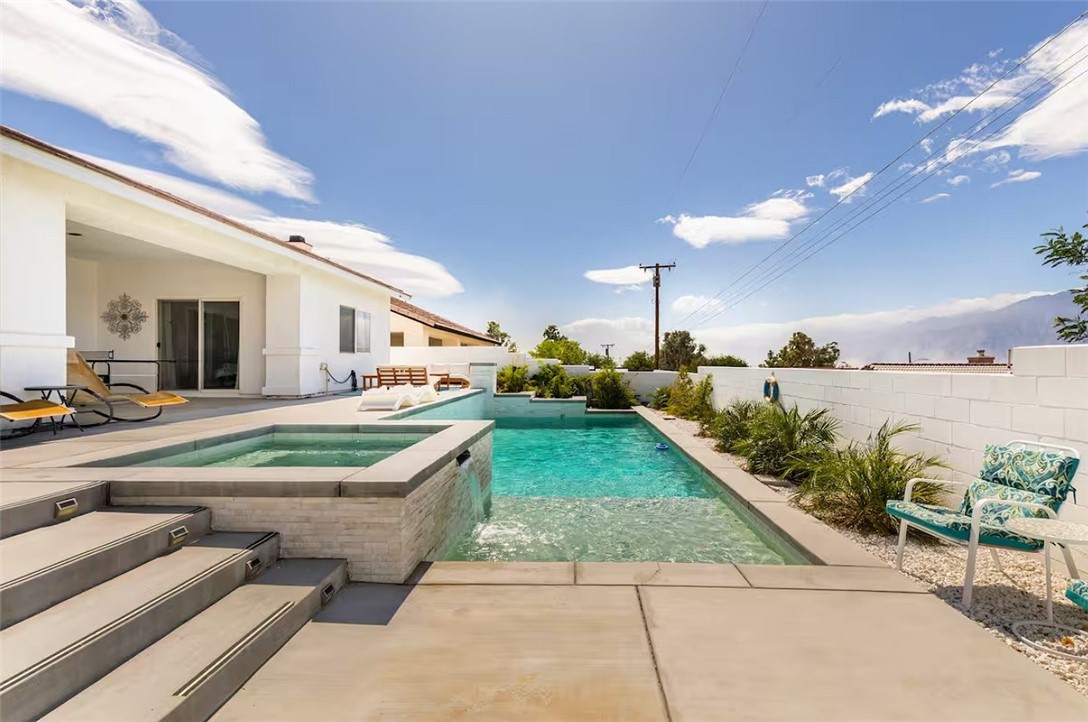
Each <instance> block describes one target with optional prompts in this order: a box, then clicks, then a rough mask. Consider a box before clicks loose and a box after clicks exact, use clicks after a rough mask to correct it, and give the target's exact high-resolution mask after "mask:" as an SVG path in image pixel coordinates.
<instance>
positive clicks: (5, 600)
mask: <svg viewBox="0 0 1088 722" xmlns="http://www.w3.org/2000/svg"><path fill="white" fill-rule="evenodd" d="M210 524H211V515H210V513H209V512H208V510H207V509H204V508H202V507H124V508H107V509H103V510H100V511H93V512H91V513H90V514H85V515H83V516H80V517H76V518H75V519H72V520H71V521H67V522H65V523H63V524H55V525H53V526H47V527H43V528H41V529H34V530H33V531H28V532H24V533H22V534H18V535H16V536H13V537H8V538H7V539H2V540H0V629H2V628H5V627H8V626H11V625H12V624H15V623H17V622H20V621H22V620H24V619H27V618H28V617H30V616H32V615H34V614H37V613H38V612H40V611H42V610H44V609H48V608H49V607H51V606H53V605H54V604H56V603H58V602H61V601H64V600H65V599H68V598H70V597H73V596H75V595H76V594H79V593H80V592H82V591H85V590H87V589H90V588H91V587H93V586H95V585H96V584H101V583H102V582H104V581H106V580H107V579H112V578H113V577H115V576H117V575H118V574H121V573H123V572H126V571H128V570H129V569H133V568H135V567H137V566H139V565H141V564H143V563H144V562H146V561H148V560H149V559H154V558H155V557H157V556H159V555H161V554H163V553H164V552H166V551H170V550H173V549H175V548H177V547H179V546H180V545H181V544H184V543H185V542H187V541H192V540H194V539H197V538H199V537H201V536H203V535H204V534H206V533H207V532H208V528H209V526H210Z"/></svg>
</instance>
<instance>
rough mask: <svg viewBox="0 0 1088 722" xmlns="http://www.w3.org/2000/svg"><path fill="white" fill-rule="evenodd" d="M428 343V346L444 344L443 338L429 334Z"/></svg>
mask: <svg viewBox="0 0 1088 722" xmlns="http://www.w3.org/2000/svg"><path fill="white" fill-rule="evenodd" d="M427 345H428V346H441V345H442V339H440V338H435V337H434V336H428V337H427Z"/></svg>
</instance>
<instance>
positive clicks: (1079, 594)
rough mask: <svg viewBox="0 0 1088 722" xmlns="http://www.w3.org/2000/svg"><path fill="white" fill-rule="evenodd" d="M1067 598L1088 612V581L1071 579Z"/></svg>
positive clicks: (1066, 592)
mask: <svg viewBox="0 0 1088 722" xmlns="http://www.w3.org/2000/svg"><path fill="white" fill-rule="evenodd" d="M1065 596H1066V598H1067V599H1069V601H1071V602H1073V604H1076V605H1077V606H1078V607H1080V608H1081V609H1083V610H1085V611H1088V579H1070V580H1069V586H1068V587H1066V590H1065Z"/></svg>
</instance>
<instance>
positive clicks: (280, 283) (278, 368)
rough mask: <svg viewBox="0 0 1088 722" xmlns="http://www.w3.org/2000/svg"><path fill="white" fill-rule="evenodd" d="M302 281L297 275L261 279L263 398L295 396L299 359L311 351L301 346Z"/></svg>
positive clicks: (298, 384)
mask: <svg viewBox="0 0 1088 722" xmlns="http://www.w3.org/2000/svg"><path fill="white" fill-rule="evenodd" d="M301 329H302V279H301V278H300V277H299V276H298V275H282V276H280V275H277V276H266V277H265V347H264V350H263V353H264V359H265V375H264V379H265V385H264V388H263V389H261V393H262V394H263V395H265V396H299V395H300V394H301V393H302V391H301V389H302V377H301V374H302V360H303V358H304V357H307V356H312V355H313V350H312V349H306V348H303V347H302V340H301V339H302V336H301Z"/></svg>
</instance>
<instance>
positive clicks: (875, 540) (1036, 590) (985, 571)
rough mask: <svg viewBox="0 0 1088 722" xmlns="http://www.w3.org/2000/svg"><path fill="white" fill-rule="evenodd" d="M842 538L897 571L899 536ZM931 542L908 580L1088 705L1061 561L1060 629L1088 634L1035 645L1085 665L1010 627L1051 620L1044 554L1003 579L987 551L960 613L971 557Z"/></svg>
mask: <svg viewBox="0 0 1088 722" xmlns="http://www.w3.org/2000/svg"><path fill="white" fill-rule="evenodd" d="M674 423H675V424H676V425H677V426H678V427H680V428H682V429H684V430H685V431H688V432H690V433H692V434H698V432H699V424H698V423H696V422H694V421H688V420H685V419H676V421H675V422H674ZM699 441H700V442H703V443H705V444H706V445H707V447H708V448H713V442H712V441H711V440H710V439H700V440H699ZM722 456H725V457H726V458H729V459H730V460H732V461H734V462H735V463H737V464H738V465H740V466H742V465H743V462H742V460H741V459H739V458H737V457H734V456H731V455H729V454H722ZM757 478H760V477H757ZM760 480H761V481H763V482H764V483H766V484H767V486H768V487H769V488H771V489H773V490H775V491H776V492H778V493H779V494H783V495H789V494H790V493H791V492H792V487H791V486H790V485H789V484H788V482H782V481H780V480H777V479H764V478H760ZM838 531H839V532H840V533H841V534H843V535H844V536H846V537H847V538H848V539H851V540H852V541H854V542H855V543H856V544H858V545H859V546H861V547H862V548H864V549H865V550H866V551H868V552H869V553H871V554H873V555H874V556H876V557H878V558H880V559H882V560H884V561H885V562H887V564H888V566H892V567H894V566H895V550H896V543H897V539H896V537H895V536H894V535H889V536H881V535H865V534H859V533H857V532H854V531H850V530H845V529H839V530H838ZM930 539H931V538H930V537H926V540H925V541H918V540H917V539H908V541H907V548H906V550H905V553H904V557H903V571H902V573H903V574H905V575H906V576H908V577H910V578H911V579H914V580H915V581H917V582H919V583H920V584H922V585H923V586H925V587H926V588H927V589H929V591H930V592H932V593H933V594H935V595H936V596H937V597H938V598H940V599H941V600H943V601H944V602H945V603H947V604H948V605H949V606H951V607H952V608H953V609H955V610H956V611H958V612H960V613H961V614H963V615H964V616H966V617H967V618H969V619H971V620H972V621H974V622H975V623H977V624H978V625H979V626H981V627H982V628H984V629H985V630H986V631H988V632H989V633H990V634H992V635H994V636H995V637H997V638H998V639H1000V640H1001V641H1002V642H1004V643H1005V644H1007V645H1009V646H1010V647H1012V648H1013V649H1015V650H1017V651H1018V652H1020V653H1022V654H1024V655H1026V656H1027V657H1029V658H1030V659H1031V660H1032V661H1034V662H1035V663H1036V664H1038V665H1039V666H1041V667H1043V668H1044V669H1046V670H1048V671H1049V672H1051V673H1052V674H1054V675H1055V676H1057V677H1059V678H1060V679H1062V680H1064V681H1065V682H1066V683H1068V684H1069V685H1070V686H1072V687H1073V688H1074V689H1076V690H1077V691H1078V692H1080V693H1081V694H1083V695H1085V696H1086V697H1088V612H1085V611H1084V610H1082V609H1080V608H1079V607H1077V606H1076V605H1074V604H1073V603H1072V602H1070V601H1069V600H1067V599H1066V598H1065V585H1066V580H1067V577H1068V571H1067V569H1066V567H1065V562H1064V559H1063V558H1062V556H1061V554H1060V553H1057V552H1052V557H1051V564H1052V565H1053V567H1052V568H1053V572H1054V574H1053V580H1054V621H1055V622H1056V623H1058V624H1061V625H1064V626H1067V627H1073V628H1075V629H1079V630H1083V631H1082V632H1081V633H1080V634H1079V635H1069V636H1064V635H1053V636H1051V637H1046V636H1043V635H1039V636H1037V637H1033V639H1034V640H1035V641H1037V642H1040V643H1042V644H1044V645H1051V646H1053V647H1054V648H1055V649H1059V650H1061V651H1064V652H1066V653H1067V654H1075V655H1077V656H1079V657H1082V658H1083V660H1084V661H1076V660H1071V659H1065V658H1062V657H1057V656H1054V655H1050V654H1046V653H1045V652H1040V651H1038V650H1035V649H1033V648H1031V647H1029V646H1028V645H1026V644H1024V643H1023V642H1021V641H1020V640H1019V639H1017V638H1016V636H1015V635H1014V634H1013V632H1012V625H1013V624H1015V623H1016V622H1019V621H1023V620H1036V619H1038V620H1045V619H1046V574H1045V570H1044V566H1043V557H1042V555H1041V554H1025V553H1021V552H1011V551H999V552H998V555H999V557H1000V559H1001V565H1002V567H1003V571H999V570H998V568H997V566H996V565H995V564H994V562H993V559H992V557H991V556H990V553H989V550H983V551H981V553H980V555H979V557H978V565H977V567H976V570H975V592H974V603H973V605H972V608H971V610H970V611H967V610H965V609H964V608H963V606H962V605H961V599H962V596H963V575H964V571H965V569H966V564H967V550H966V549H965V548H964V547H960V546H957V545H955V544H949V543H946V542H941V541H937V540H933V541H930ZM1082 566H1083V564H1082ZM1063 637H1064V644H1063V642H1062V639H1063ZM1086 719H1088V717H1086Z"/></svg>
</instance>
